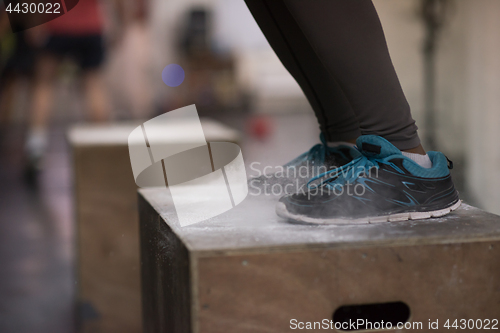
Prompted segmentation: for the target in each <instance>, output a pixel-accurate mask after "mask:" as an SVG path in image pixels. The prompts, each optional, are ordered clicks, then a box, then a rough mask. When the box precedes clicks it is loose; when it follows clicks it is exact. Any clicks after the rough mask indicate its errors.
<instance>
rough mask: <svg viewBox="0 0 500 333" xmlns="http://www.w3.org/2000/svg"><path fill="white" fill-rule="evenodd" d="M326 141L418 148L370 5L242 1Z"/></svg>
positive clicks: (359, 0)
mask: <svg viewBox="0 0 500 333" xmlns="http://www.w3.org/2000/svg"><path fill="white" fill-rule="evenodd" d="M245 1H246V3H247V6H248V8H249V9H250V11H251V13H252V15H253V17H254V18H255V20H256V21H257V23H258V25H259V26H260V28H261V30H262V31H263V33H264V35H265V36H266V38H267V40H268V41H269V43H270V44H271V46H272V48H273V49H274V51H275V52H276V54H277V55H278V57H279V58H280V60H281V62H282V63H283V65H284V66H285V67H286V69H287V70H288V71H289V72H290V74H292V76H293V77H294V78H295V80H296V81H297V82H298V83H299V85H300V87H301V88H302V90H303V91H304V94H305V95H306V97H307V99H308V100H309V103H310V104H311V106H312V108H313V109H314V112H315V113H316V117H317V118H318V121H319V124H320V128H321V131H322V132H323V133H324V134H325V136H326V139H327V140H328V141H347V140H351V139H355V138H357V137H358V136H359V135H362V134H363V135H364V134H375V135H380V136H382V137H384V138H386V139H387V140H389V141H390V142H391V143H393V144H394V145H395V146H396V147H398V148H399V149H401V150H405V149H411V148H415V147H417V146H418V145H419V144H420V139H419V137H418V134H417V126H416V125H415V121H414V120H413V118H412V116H411V112H410V106H409V105H408V102H407V100H406V97H405V95H404V93H403V90H402V89H401V85H400V83H399V80H398V77H397V75H396V72H395V70H394V66H393V65H392V61H391V58H390V56H389V51H388V49H387V44H386V41H385V36H384V32H383V30H382V25H381V24H380V20H379V18H378V15H377V12H376V10H375V7H374V6H373V3H372V2H371V0H245Z"/></svg>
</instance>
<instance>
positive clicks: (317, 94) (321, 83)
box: [246, 0, 361, 141]
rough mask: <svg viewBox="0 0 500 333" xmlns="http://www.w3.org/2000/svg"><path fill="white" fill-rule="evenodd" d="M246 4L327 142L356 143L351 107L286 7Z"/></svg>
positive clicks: (275, 1) (258, 0) (250, 0)
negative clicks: (354, 141)
mask: <svg viewBox="0 0 500 333" xmlns="http://www.w3.org/2000/svg"><path fill="white" fill-rule="evenodd" d="M246 3H247V6H248V8H249V9H250V11H251V12H252V15H253V16H254V18H255V20H256V21H257V23H258V24H259V27H260V28H261V30H262V31H263V33H264V35H265V36H266V38H267V40H268V41H269V43H270V44H271V46H272V47H273V49H274V51H275V52H276V54H277V55H278V57H279V58H280V60H281V62H282V63H283V65H284V66H285V68H286V69H287V70H288V71H289V72H290V74H292V76H293V77H294V78H295V80H296V81H297V82H298V84H299V85H300V87H301V88H302V90H303V91H304V94H305V95H306V97H307V99H308V100H309V103H310V104H311V106H312V108H313V110H314V112H315V114H316V117H317V118H318V121H319V123H320V128H321V131H322V132H323V133H324V134H325V136H326V139H327V141H353V140H355V139H356V138H357V137H358V136H359V135H361V132H360V131H359V124H358V121H357V119H356V116H355V114H354V112H353V109H352V107H351V104H350V103H349V101H348V100H347V98H346V96H345V94H344V92H343V91H342V89H340V86H339V84H338V82H337V81H336V79H335V78H334V76H333V75H331V73H330V72H329V71H328V69H327V67H325V63H324V62H323V61H322V59H320V58H319V57H318V55H317V54H316V52H315V50H314V46H313V45H312V44H311V43H310V42H309V40H308V39H307V38H306V36H305V35H304V33H303V32H302V30H301V28H300V27H299V26H298V24H297V22H296V21H295V19H294V18H293V17H292V15H291V13H290V11H289V10H288V8H287V7H286V5H285V3H284V2H283V1H282V0H272V1H267V0H246ZM307 3H308V4H311V2H309V1H307Z"/></svg>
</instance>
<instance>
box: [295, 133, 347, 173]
mask: <svg viewBox="0 0 500 333" xmlns="http://www.w3.org/2000/svg"><path fill="white" fill-rule="evenodd" d="M319 138H320V141H321V143H318V144H316V145H314V146H313V147H312V148H311V149H309V151H307V152H305V153H303V154H301V155H300V156H299V157H297V158H295V159H293V160H292V161H290V162H288V163H287V164H285V166H291V165H295V164H298V163H300V162H302V161H313V162H318V164H319V165H322V164H324V163H325V159H326V156H327V155H329V154H339V155H341V157H342V158H344V159H346V160H348V159H349V157H348V156H346V154H345V153H344V152H343V151H342V150H341V149H339V148H338V147H328V144H327V142H326V139H325V136H324V134H323V133H321V134H320V136H319Z"/></svg>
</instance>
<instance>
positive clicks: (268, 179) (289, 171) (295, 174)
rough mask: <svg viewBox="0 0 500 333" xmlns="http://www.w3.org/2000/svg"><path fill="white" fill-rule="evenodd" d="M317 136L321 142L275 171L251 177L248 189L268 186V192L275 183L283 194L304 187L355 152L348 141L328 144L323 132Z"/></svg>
mask: <svg viewBox="0 0 500 333" xmlns="http://www.w3.org/2000/svg"><path fill="white" fill-rule="evenodd" d="M320 140H321V143H319V144H316V145H314V146H313V147H312V148H311V149H309V151H307V152H305V153H303V154H301V155H300V156H298V157H296V158H294V159H293V160H291V161H290V162H288V163H286V164H285V165H283V166H282V167H280V168H276V169H279V170H278V171H276V172H274V173H272V174H265V175H261V176H260V177H254V178H250V179H249V181H248V185H249V186H250V188H251V189H265V188H267V189H268V191H267V192H271V187H272V186H274V185H275V184H277V185H279V187H280V191H282V193H283V192H284V194H291V193H296V192H298V191H301V190H302V191H304V190H305V189H307V183H308V182H309V180H310V179H311V178H313V177H316V176H318V175H320V174H323V173H325V172H328V171H331V170H333V169H336V168H338V167H340V166H342V165H344V164H346V163H349V162H350V161H352V159H353V156H354V155H356V156H357V154H358V152H357V150H356V149H354V148H353V147H351V146H347V145H340V146H338V147H328V145H327V142H326V140H325V138H324V136H323V134H321V135H320ZM276 169H275V170H276ZM290 185H291V186H290ZM272 192H274V189H273V191H272Z"/></svg>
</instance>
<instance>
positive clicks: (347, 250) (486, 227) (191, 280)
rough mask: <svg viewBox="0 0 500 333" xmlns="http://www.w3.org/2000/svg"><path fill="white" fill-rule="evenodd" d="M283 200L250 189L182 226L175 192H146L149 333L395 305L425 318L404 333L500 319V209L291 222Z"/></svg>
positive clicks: (285, 321)
mask: <svg viewBox="0 0 500 333" xmlns="http://www.w3.org/2000/svg"><path fill="white" fill-rule="evenodd" d="M275 204H276V200H275V199H274V198H269V197H251V196H249V197H247V198H246V200H245V201H243V202H242V203H241V204H240V205H239V206H237V207H235V208H234V209H232V210H230V211H228V212H226V213H224V214H222V215H219V216H217V217H215V218H212V219H211V220H208V221H204V222H201V223H199V224H194V225H191V226H185V227H180V226H179V223H178V221H177V218H176V214H175V209H174V207H173V202H172V198H171V196H170V194H169V191H168V190H166V189H163V190H158V189H145V190H140V191H139V212H140V228H141V271H142V273H141V274H142V292H143V294H142V302H143V318H144V328H145V329H144V331H145V332H146V333H149V332H170V333H180V332H183V333H185V332H196V333H208V332H210V333H212V332H213V333H215V332H218V333H219V332H220V333H226V332H238V333H247V332H272V333H278V332H290V331H293V330H292V329H291V322H290V321H291V320H292V319H296V320H297V321H298V322H304V323H306V322H318V321H322V320H323V319H328V320H330V319H332V315H333V313H334V312H335V311H336V310H337V309H339V307H341V306H346V305H360V304H374V303H389V302H404V303H405V304H406V305H407V306H408V307H409V309H410V318H409V321H408V322H409V323H418V322H422V324H423V329H415V330H412V329H410V330H404V331H415V332H417V331H418V332H429V331H436V332H450V330H449V329H446V328H445V327H443V325H444V324H445V323H446V320H447V319H450V320H451V322H450V324H451V323H452V322H453V320H455V319H458V320H460V319H467V320H468V319H474V320H476V319H483V320H484V319H490V320H492V319H499V320H500V217H499V216H496V215H493V214H490V213H487V212H484V211H481V210H479V209H477V208H474V207H471V206H469V205H466V204H462V206H461V207H460V208H459V209H458V210H457V211H455V212H453V213H451V214H450V215H448V216H446V217H442V218H434V219H429V220H421V221H406V222H394V223H383V224H370V225H356V226H352V225H351V226H310V225H303V224H291V223H288V222H286V221H284V220H281V219H279V218H278V217H277V216H276V215H275V213H274V205H275ZM429 320H430V321H432V322H434V321H436V320H438V321H439V328H438V329H437V330H428V329H427V325H428V323H429ZM499 325H500V324H499ZM490 326H491V324H490ZM413 327H417V326H413ZM316 331H324V330H316ZM333 331H336V330H333ZM393 331H394V330H393ZM396 331H401V330H396ZM451 331H453V329H451ZM471 331H474V330H471ZM308 332H309V331H308Z"/></svg>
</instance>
